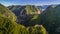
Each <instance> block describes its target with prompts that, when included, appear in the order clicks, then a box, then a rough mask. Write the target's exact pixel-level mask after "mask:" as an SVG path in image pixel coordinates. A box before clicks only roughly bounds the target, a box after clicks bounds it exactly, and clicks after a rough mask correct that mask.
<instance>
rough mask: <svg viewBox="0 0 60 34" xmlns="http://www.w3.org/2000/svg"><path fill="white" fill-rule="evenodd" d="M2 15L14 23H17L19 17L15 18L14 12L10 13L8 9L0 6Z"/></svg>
mask: <svg viewBox="0 0 60 34" xmlns="http://www.w3.org/2000/svg"><path fill="white" fill-rule="evenodd" d="M0 14H2V15H4V16H6V17H8V18H10V19H12V20H13V21H16V18H17V17H16V16H15V14H13V13H12V11H10V10H9V9H8V8H6V7H5V6H3V5H2V4H0Z"/></svg>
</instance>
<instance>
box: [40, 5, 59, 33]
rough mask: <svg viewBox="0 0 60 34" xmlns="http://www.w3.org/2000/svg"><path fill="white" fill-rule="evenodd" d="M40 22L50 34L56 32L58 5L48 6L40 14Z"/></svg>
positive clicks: (57, 26)
mask: <svg viewBox="0 0 60 34" xmlns="http://www.w3.org/2000/svg"><path fill="white" fill-rule="evenodd" d="M41 16H42V20H41V21H42V22H41V23H42V24H43V25H44V26H45V28H46V29H47V30H48V32H49V33H50V34H58V31H56V30H58V29H59V27H60V5H59V6H49V7H48V8H47V9H46V10H45V11H44V12H43V13H42V14H41Z"/></svg>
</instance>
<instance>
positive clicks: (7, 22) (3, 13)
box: [0, 4, 47, 34]
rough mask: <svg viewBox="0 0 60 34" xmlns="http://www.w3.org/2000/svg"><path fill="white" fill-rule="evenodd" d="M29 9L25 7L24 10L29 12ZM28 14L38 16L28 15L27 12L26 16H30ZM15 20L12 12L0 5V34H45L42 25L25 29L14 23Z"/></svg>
mask: <svg viewBox="0 0 60 34" xmlns="http://www.w3.org/2000/svg"><path fill="white" fill-rule="evenodd" d="M29 7H30V6H26V10H27V9H29V10H30V8H29ZM24 10H25V9H24ZM24 10H23V13H24V12H25V11H24ZM29 10H28V11H29ZM31 12H32V11H31ZM24 14H25V13H24ZM24 14H23V15H24ZM30 14H32V15H35V14H39V13H35V12H34V13H30V12H29V13H28V14H27V15H30ZM20 17H21V16H20ZM13 18H14V19H13ZM35 18H36V16H35ZM35 18H33V19H35ZM15 20H16V16H15V15H14V14H13V12H11V11H10V10H9V9H7V8H6V7H5V6H3V5H1V4H0V34H47V31H46V29H45V28H44V27H43V25H38V24H37V25H34V26H28V27H25V26H23V25H20V24H18V23H16V22H15ZM27 25H28V24H27Z"/></svg>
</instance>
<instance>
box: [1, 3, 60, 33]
mask: <svg viewBox="0 0 60 34" xmlns="http://www.w3.org/2000/svg"><path fill="white" fill-rule="evenodd" d="M0 34H60V5H57V6H55V5H50V6H48V7H47V8H46V9H45V10H44V11H42V9H41V8H40V7H38V6H34V5H26V6H21V5H12V6H8V7H5V6H4V5H2V4H0Z"/></svg>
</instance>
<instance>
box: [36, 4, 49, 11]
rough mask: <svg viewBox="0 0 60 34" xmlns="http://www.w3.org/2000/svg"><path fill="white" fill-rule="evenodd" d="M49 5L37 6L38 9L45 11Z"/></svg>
mask: <svg viewBox="0 0 60 34" xmlns="http://www.w3.org/2000/svg"><path fill="white" fill-rule="evenodd" d="M48 6H49V5H43V6H37V7H38V8H41V9H42V11H44V10H45V9H46V8H47V7H48Z"/></svg>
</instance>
